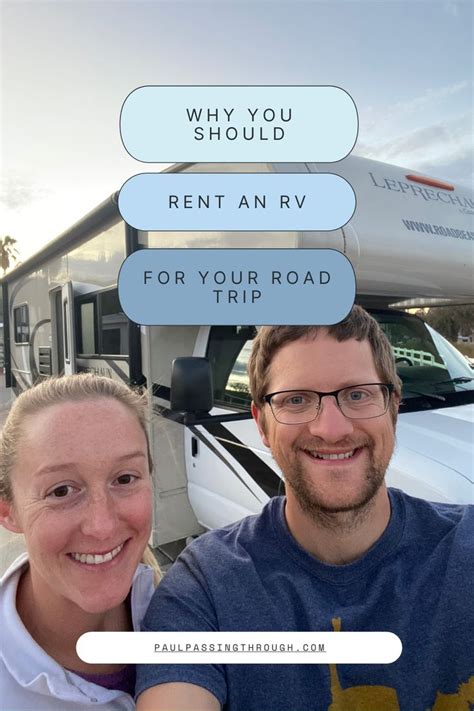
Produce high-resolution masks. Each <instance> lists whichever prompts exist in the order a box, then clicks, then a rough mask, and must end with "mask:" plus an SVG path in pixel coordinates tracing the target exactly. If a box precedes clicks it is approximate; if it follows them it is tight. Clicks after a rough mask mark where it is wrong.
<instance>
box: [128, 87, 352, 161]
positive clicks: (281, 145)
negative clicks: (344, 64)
mask: <svg viewBox="0 0 474 711" xmlns="http://www.w3.org/2000/svg"><path fill="white" fill-rule="evenodd" d="M252 129H253V130H252ZM212 131H214V133H211V132H212ZM120 132H121V136H122V141H123V144H124V146H125V148H126V149H127V151H128V152H129V153H130V155H131V156H133V158H136V159H137V160H141V161H143V162H145V163H153V162H158V163H181V162H188V161H192V162H202V161H204V162H217V163H219V162H221V163H222V162H235V161H236V162H239V163H240V162H247V163H258V162H261V161H280V162H290V163H291V162H307V161H310V162H318V161H319V162H322V163H330V162H333V161H337V160H341V159H342V158H345V156H347V155H348V154H349V153H350V152H351V150H352V149H353V147H354V144H355V142H356V139H357V132H358V117H357V109H356V106H355V104H354V101H353V100H352V98H351V97H350V96H349V94H348V93H347V92H346V91H344V90H343V89H340V88H339V87H336V86H142V87H139V88H138V89H135V90H134V91H132V93H131V94H129V95H128V96H127V98H126V99H125V102H124V104H123V106H122V111H121V114H120ZM217 132H219V135H218V133H217Z"/></svg>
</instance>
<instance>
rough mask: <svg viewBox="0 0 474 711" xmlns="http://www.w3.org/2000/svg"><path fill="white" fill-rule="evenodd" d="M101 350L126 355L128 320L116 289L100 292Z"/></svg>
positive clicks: (105, 352) (106, 352)
mask: <svg viewBox="0 0 474 711" xmlns="http://www.w3.org/2000/svg"><path fill="white" fill-rule="evenodd" d="M100 305H101V309H100V312H101V327H100V328H101V334H102V348H101V352H102V353H103V354H107V355H128V321H127V317H126V316H125V314H124V313H123V311H122V308H121V306H120V301H119V298H118V292H117V289H113V290H112V291H105V292H104V293H103V294H100Z"/></svg>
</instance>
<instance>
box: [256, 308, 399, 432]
mask: <svg viewBox="0 0 474 711" xmlns="http://www.w3.org/2000/svg"><path fill="white" fill-rule="evenodd" d="M321 332H322V333H327V334H328V335H329V336H331V337H332V338H334V339H335V340H336V341H348V340H350V339H351V338H354V339H355V340H357V341H368V342H369V345H370V349H371V351H372V355H373V358H374V363H375V368H376V370H377V373H378V375H379V377H380V382H382V383H393V384H394V393H395V394H396V395H398V396H400V393H401V385H402V383H401V380H400V378H399V377H398V375H397V369H396V366H395V359H394V356H393V352H392V347H391V345H390V342H389V340H388V338H387V336H386V335H385V334H384V332H383V331H382V329H381V328H380V326H379V324H378V323H377V321H376V320H375V319H374V318H373V317H372V316H370V314H368V313H367V311H365V309H363V308H362V307H360V306H356V305H355V306H353V307H352V310H351V311H350V313H349V314H348V316H347V317H346V318H345V319H344V320H343V321H341V322H340V323H337V324H336V325H334V326H262V327H261V328H260V329H259V330H258V333H257V335H256V337H255V338H254V341H253V347H252V352H251V354H250V358H249V362H248V373H249V384H250V392H251V395H252V399H253V401H254V403H255V405H256V406H257V407H258V408H262V407H263V405H264V399H263V398H264V396H265V395H266V394H267V388H268V382H269V374H270V365H271V361H272V358H273V357H274V355H275V353H276V352H277V351H278V350H279V349H280V348H282V347H283V346H284V345H286V344H287V343H291V342H292V341H298V340H299V339H300V338H305V339H308V340H310V339H314V338H316V337H317V335H318V334H319V333H321ZM315 368H321V369H323V368H324V363H315ZM356 384H357V383H354V385H356ZM397 409H398V408H397V402H396V401H394V400H392V401H391V403H390V413H391V416H392V419H393V421H394V423H395V422H396V418H397Z"/></svg>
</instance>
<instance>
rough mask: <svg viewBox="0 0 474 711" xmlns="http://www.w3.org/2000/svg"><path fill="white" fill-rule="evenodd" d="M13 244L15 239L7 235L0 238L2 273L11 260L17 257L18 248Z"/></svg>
mask: <svg viewBox="0 0 474 711" xmlns="http://www.w3.org/2000/svg"><path fill="white" fill-rule="evenodd" d="M15 245H16V239H14V238H13V237H10V236H9V235H6V237H3V239H2V238H0V267H1V268H2V269H3V274H4V275H5V273H6V271H7V269H9V267H10V266H11V264H12V262H14V261H16V260H17V259H18V250H17V248H16V247H15Z"/></svg>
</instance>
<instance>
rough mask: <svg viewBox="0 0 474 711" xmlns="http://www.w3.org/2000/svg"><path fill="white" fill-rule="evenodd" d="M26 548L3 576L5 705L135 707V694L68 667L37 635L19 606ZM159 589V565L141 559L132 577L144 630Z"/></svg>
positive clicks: (0, 623)
mask: <svg viewBox="0 0 474 711" xmlns="http://www.w3.org/2000/svg"><path fill="white" fill-rule="evenodd" d="M27 564H28V557H27V554H26V553H23V554H22V555H21V556H20V557H19V558H17V559H16V560H15V562H14V563H12V565H11V566H10V567H9V568H8V570H7V571H6V573H5V575H4V576H3V577H2V579H1V581H0V708H2V709H5V711H27V710H28V711H29V710H30V709H31V710H32V711H33V710H34V711H56V710H57V711H66V709H67V711H79V710H81V711H84V710H85V709H87V710H88V711H91V709H93V708H95V709H101V711H102V710H103V709H107V710H108V711H133V709H134V708H135V702H134V700H133V698H132V697H131V696H130V694H126V693H125V692H123V691H117V690H112V689H105V688H104V687H103V686H98V685H97V684H94V683H93V682H90V681H86V680H85V679H82V678H81V677H80V676H77V675H76V674H74V673H73V672H70V671H66V670H65V669H64V668H63V667H62V666H61V665H60V664H58V663H57V662H56V661H55V660H54V659H52V658H51V657H50V656H49V655H48V654H46V652H45V651H44V650H43V649H42V648H41V647H40V646H39V645H38V644H37V643H36V642H35V640H34V639H33V638H32V637H31V635H30V634H29V632H28V631H27V629H26V628H25V626H24V625H23V622H22V621H21V619H20V616H19V615H18V612H17V609H16V592H17V588H18V582H19V580H20V577H21V575H22V573H23V571H24V570H25V568H26V566H27ZM153 592H154V584H153V571H152V569H151V568H149V567H148V566H146V565H142V564H140V565H139V566H138V568H137V571H136V573H135V575H134V578H133V583H132V596H131V608H132V622H133V629H134V630H139V629H140V624H141V621H142V619H143V617H144V615H145V612H146V609H147V607H148V603H149V602H150V599H151V596H152V595H153Z"/></svg>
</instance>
